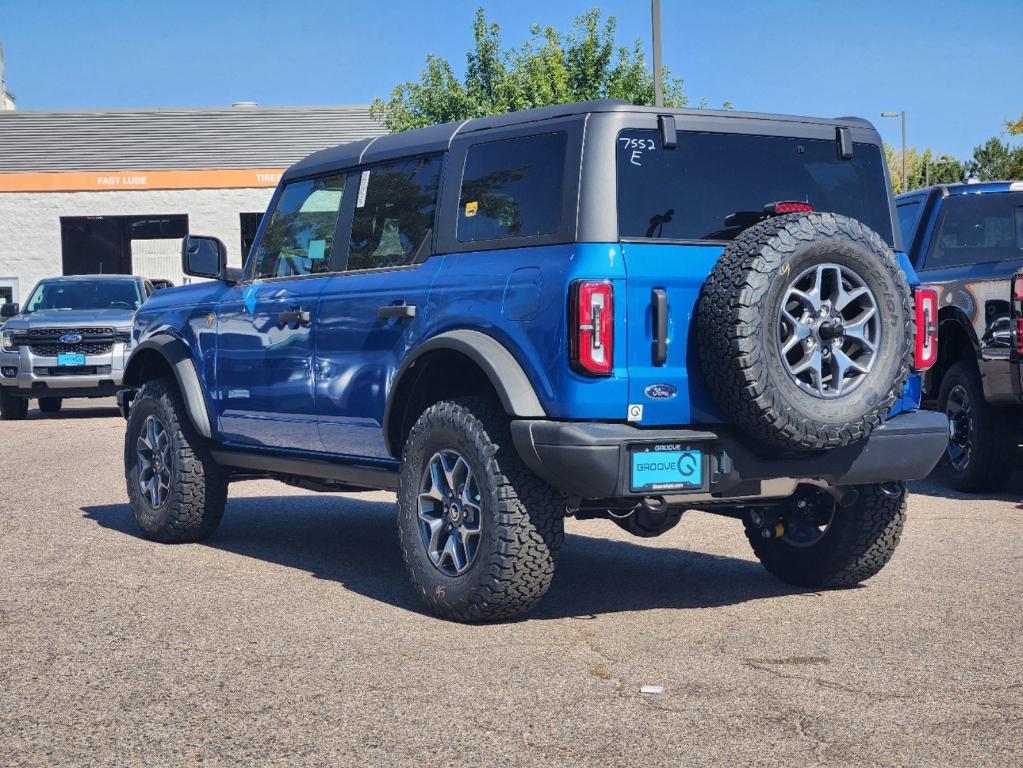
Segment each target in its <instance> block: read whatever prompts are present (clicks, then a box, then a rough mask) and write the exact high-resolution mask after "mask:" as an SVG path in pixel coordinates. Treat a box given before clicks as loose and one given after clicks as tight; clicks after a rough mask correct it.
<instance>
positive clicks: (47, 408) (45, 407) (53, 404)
mask: <svg viewBox="0 0 1023 768" xmlns="http://www.w3.org/2000/svg"><path fill="white" fill-rule="evenodd" d="M63 404H64V401H63V399H61V398H59V397H40V398H39V410H40V411H42V412H43V413H58V412H59V411H60V407H61V406H62V405H63Z"/></svg>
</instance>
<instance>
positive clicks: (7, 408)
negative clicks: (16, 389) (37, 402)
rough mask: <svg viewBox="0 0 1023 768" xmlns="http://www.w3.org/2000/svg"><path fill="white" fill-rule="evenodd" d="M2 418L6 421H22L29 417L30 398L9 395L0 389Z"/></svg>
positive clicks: (0, 413)
mask: <svg viewBox="0 0 1023 768" xmlns="http://www.w3.org/2000/svg"><path fill="white" fill-rule="evenodd" d="M0 416H3V417H4V419H5V420H6V421H21V420H22V419H24V418H25V417H26V416H28V398H26V397H17V396H15V395H9V394H7V392H5V391H4V390H3V389H2V388H0Z"/></svg>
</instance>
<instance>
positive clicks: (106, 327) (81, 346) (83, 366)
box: [0, 275, 154, 419]
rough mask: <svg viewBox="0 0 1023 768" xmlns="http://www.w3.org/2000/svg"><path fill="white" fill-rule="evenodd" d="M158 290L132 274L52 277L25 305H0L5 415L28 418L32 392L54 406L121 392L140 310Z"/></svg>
mask: <svg viewBox="0 0 1023 768" xmlns="http://www.w3.org/2000/svg"><path fill="white" fill-rule="evenodd" d="M153 290H154V289H153V286H152V284H151V283H150V282H149V281H148V280H145V279H144V278H141V277H133V276H131V275H83V276H75V277H54V278H48V279H46V280H42V281H40V282H39V284H38V285H36V287H35V288H34V289H33V290H32V293H31V294H30V295H29V299H28V301H27V302H26V303H25V305H24V307H19V306H18V305H17V304H4V305H3V307H0V315H2V317H3V319H4V320H6V322H5V323H4V325H3V327H2V329H0V415H2V416H3V418H5V419H23V418H25V416H26V414H27V413H28V403H29V400H31V399H37V400H38V401H39V409H40V410H41V411H43V412H44V413H53V412H56V411H59V410H60V407H61V404H62V402H63V399H64V398H66V397H110V396H112V395H114V394H116V393H117V390H118V389H119V388H120V386H121V380H122V378H123V376H124V361H125V360H126V359H127V357H128V352H129V351H130V347H131V325H132V319H133V317H134V315H135V310H137V309H138V308H139V307H140V306H142V303H143V302H144V301H145V300H146V299H147V298H148V297H149V295H150V294H152V292H153Z"/></svg>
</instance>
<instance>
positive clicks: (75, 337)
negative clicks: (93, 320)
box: [51, 333, 82, 344]
mask: <svg viewBox="0 0 1023 768" xmlns="http://www.w3.org/2000/svg"><path fill="white" fill-rule="evenodd" d="M51 338H52V337H51ZM81 341H82V334H80V333H65V334H64V335H63V336H61V337H60V343H61V344H79V343H81Z"/></svg>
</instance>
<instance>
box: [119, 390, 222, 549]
mask: <svg viewBox="0 0 1023 768" xmlns="http://www.w3.org/2000/svg"><path fill="white" fill-rule="evenodd" d="M124 474H125V478H126V479H127V482H128V499H129V501H130V502H131V511H132V513H133V514H134V515H135V520H136V522H137V523H138V525H139V528H141V529H142V534H143V535H144V536H145V537H146V538H147V539H152V540H153V541H162V542H167V543H176V542H187V541H200V540H201V539H205V538H206V537H207V536H209V535H210V534H212V533H213V531H215V530H216V528H217V525H218V524H219V523H220V518H221V516H222V515H223V514H224V505H225V503H226V501H227V474H226V473H225V471H224V469H223V468H222V467H221V466H220V465H219V464H217V463H216V462H215V461H214V460H213V458H212V457H211V456H210V454H209V450H208V448H207V446H206V444H205V443H204V442H203V440H202V437H201V436H200V435H199V434H198V433H196V431H195V429H194V428H193V427H192V423H191V421H189V419H188V415H187V413H186V412H185V406H184V403H182V401H181V395H180V394H179V393H178V390H177V387H176V386H175V384H174V382H173V381H170V380H167V379H161V380H157V381H150V382H147V383H146V384H144V385H143V386H142V388H141V389H140V390H139V393H138V395H136V397H135V400H134V401H133V402H132V405H131V411H130V412H129V414H128V427H127V431H126V432H125V436H124Z"/></svg>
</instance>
